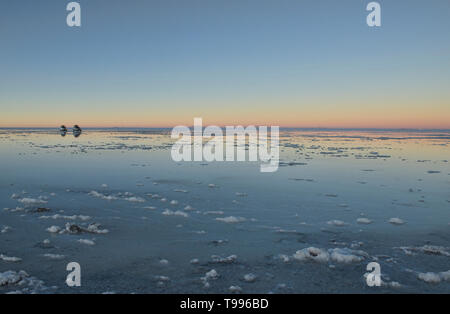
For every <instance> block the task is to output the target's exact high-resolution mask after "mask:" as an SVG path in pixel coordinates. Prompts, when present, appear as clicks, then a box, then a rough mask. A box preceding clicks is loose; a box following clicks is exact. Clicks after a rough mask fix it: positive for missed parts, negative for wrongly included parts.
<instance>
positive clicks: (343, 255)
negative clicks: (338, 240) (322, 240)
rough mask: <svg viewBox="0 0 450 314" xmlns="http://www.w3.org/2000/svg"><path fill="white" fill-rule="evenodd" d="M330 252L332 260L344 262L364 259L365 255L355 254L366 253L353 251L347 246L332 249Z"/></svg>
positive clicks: (355, 261)
mask: <svg viewBox="0 0 450 314" xmlns="http://www.w3.org/2000/svg"><path fill="white" fill-rule="evenodd" d="M328 252H329V254H330V257H331V260H332V261H334V262H336V263H344V264H349V263H357V262H361V261H362V260H364V257H363V256H358V255H355V253H357V254H359V255H365V254H364V252H362V251H353V250H350V249H346V248H343V249H342V248H336V249H330V250H329V251H328Z"/></svg>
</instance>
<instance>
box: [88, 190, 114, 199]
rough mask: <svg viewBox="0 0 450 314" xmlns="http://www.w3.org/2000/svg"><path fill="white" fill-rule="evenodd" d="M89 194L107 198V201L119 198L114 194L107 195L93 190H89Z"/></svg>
mask: <svg viewBox="0 0 450 314" xmlns="http://www.w3.org/2000/svg"><path fill="white" fill-rule="evenodd" d="M88 195H90V196H93V197H97V198H100V199H102V200H106V201H114V200H116V199H117V197H115V196H113V195H105V194H102V193H99V192H97V191H91V192H89V194H88Z"/></svg>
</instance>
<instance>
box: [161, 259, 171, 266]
mask: <svg viewBox="0 0 450 314" xmlns="http://www.w3.org/2000/svg"><path fill="white" fill-rule="evenodd" d="M159 263H160V264H161V265H169V261H168V260H166V259H161V260H159Z"/></svg>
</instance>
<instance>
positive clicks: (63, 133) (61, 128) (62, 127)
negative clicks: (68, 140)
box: [59, 125, 67, 137]
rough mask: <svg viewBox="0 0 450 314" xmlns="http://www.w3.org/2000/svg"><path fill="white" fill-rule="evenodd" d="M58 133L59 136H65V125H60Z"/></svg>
mask: <svg viewBox="0 0 450 314" xmlns="http://www.w3.org/2000/svg"><path fill="white" fill-rule="evenodd" d="M59 133H60V134H61V136H62V137H64V136H66V134H67V128H66V126H65V125H61V127H60V128H59Z"/></svg>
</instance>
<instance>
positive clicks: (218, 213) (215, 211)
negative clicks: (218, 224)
mask: <svg viewBox="0 0 450 314" xmlns="http://www.w3.org/2000/svg"><path fill="white" fill-rule="evenodd" d="M223 214H224V212H223V211H221V210H208V211H206V212H204V213H203V215H223Z"/></svg>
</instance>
